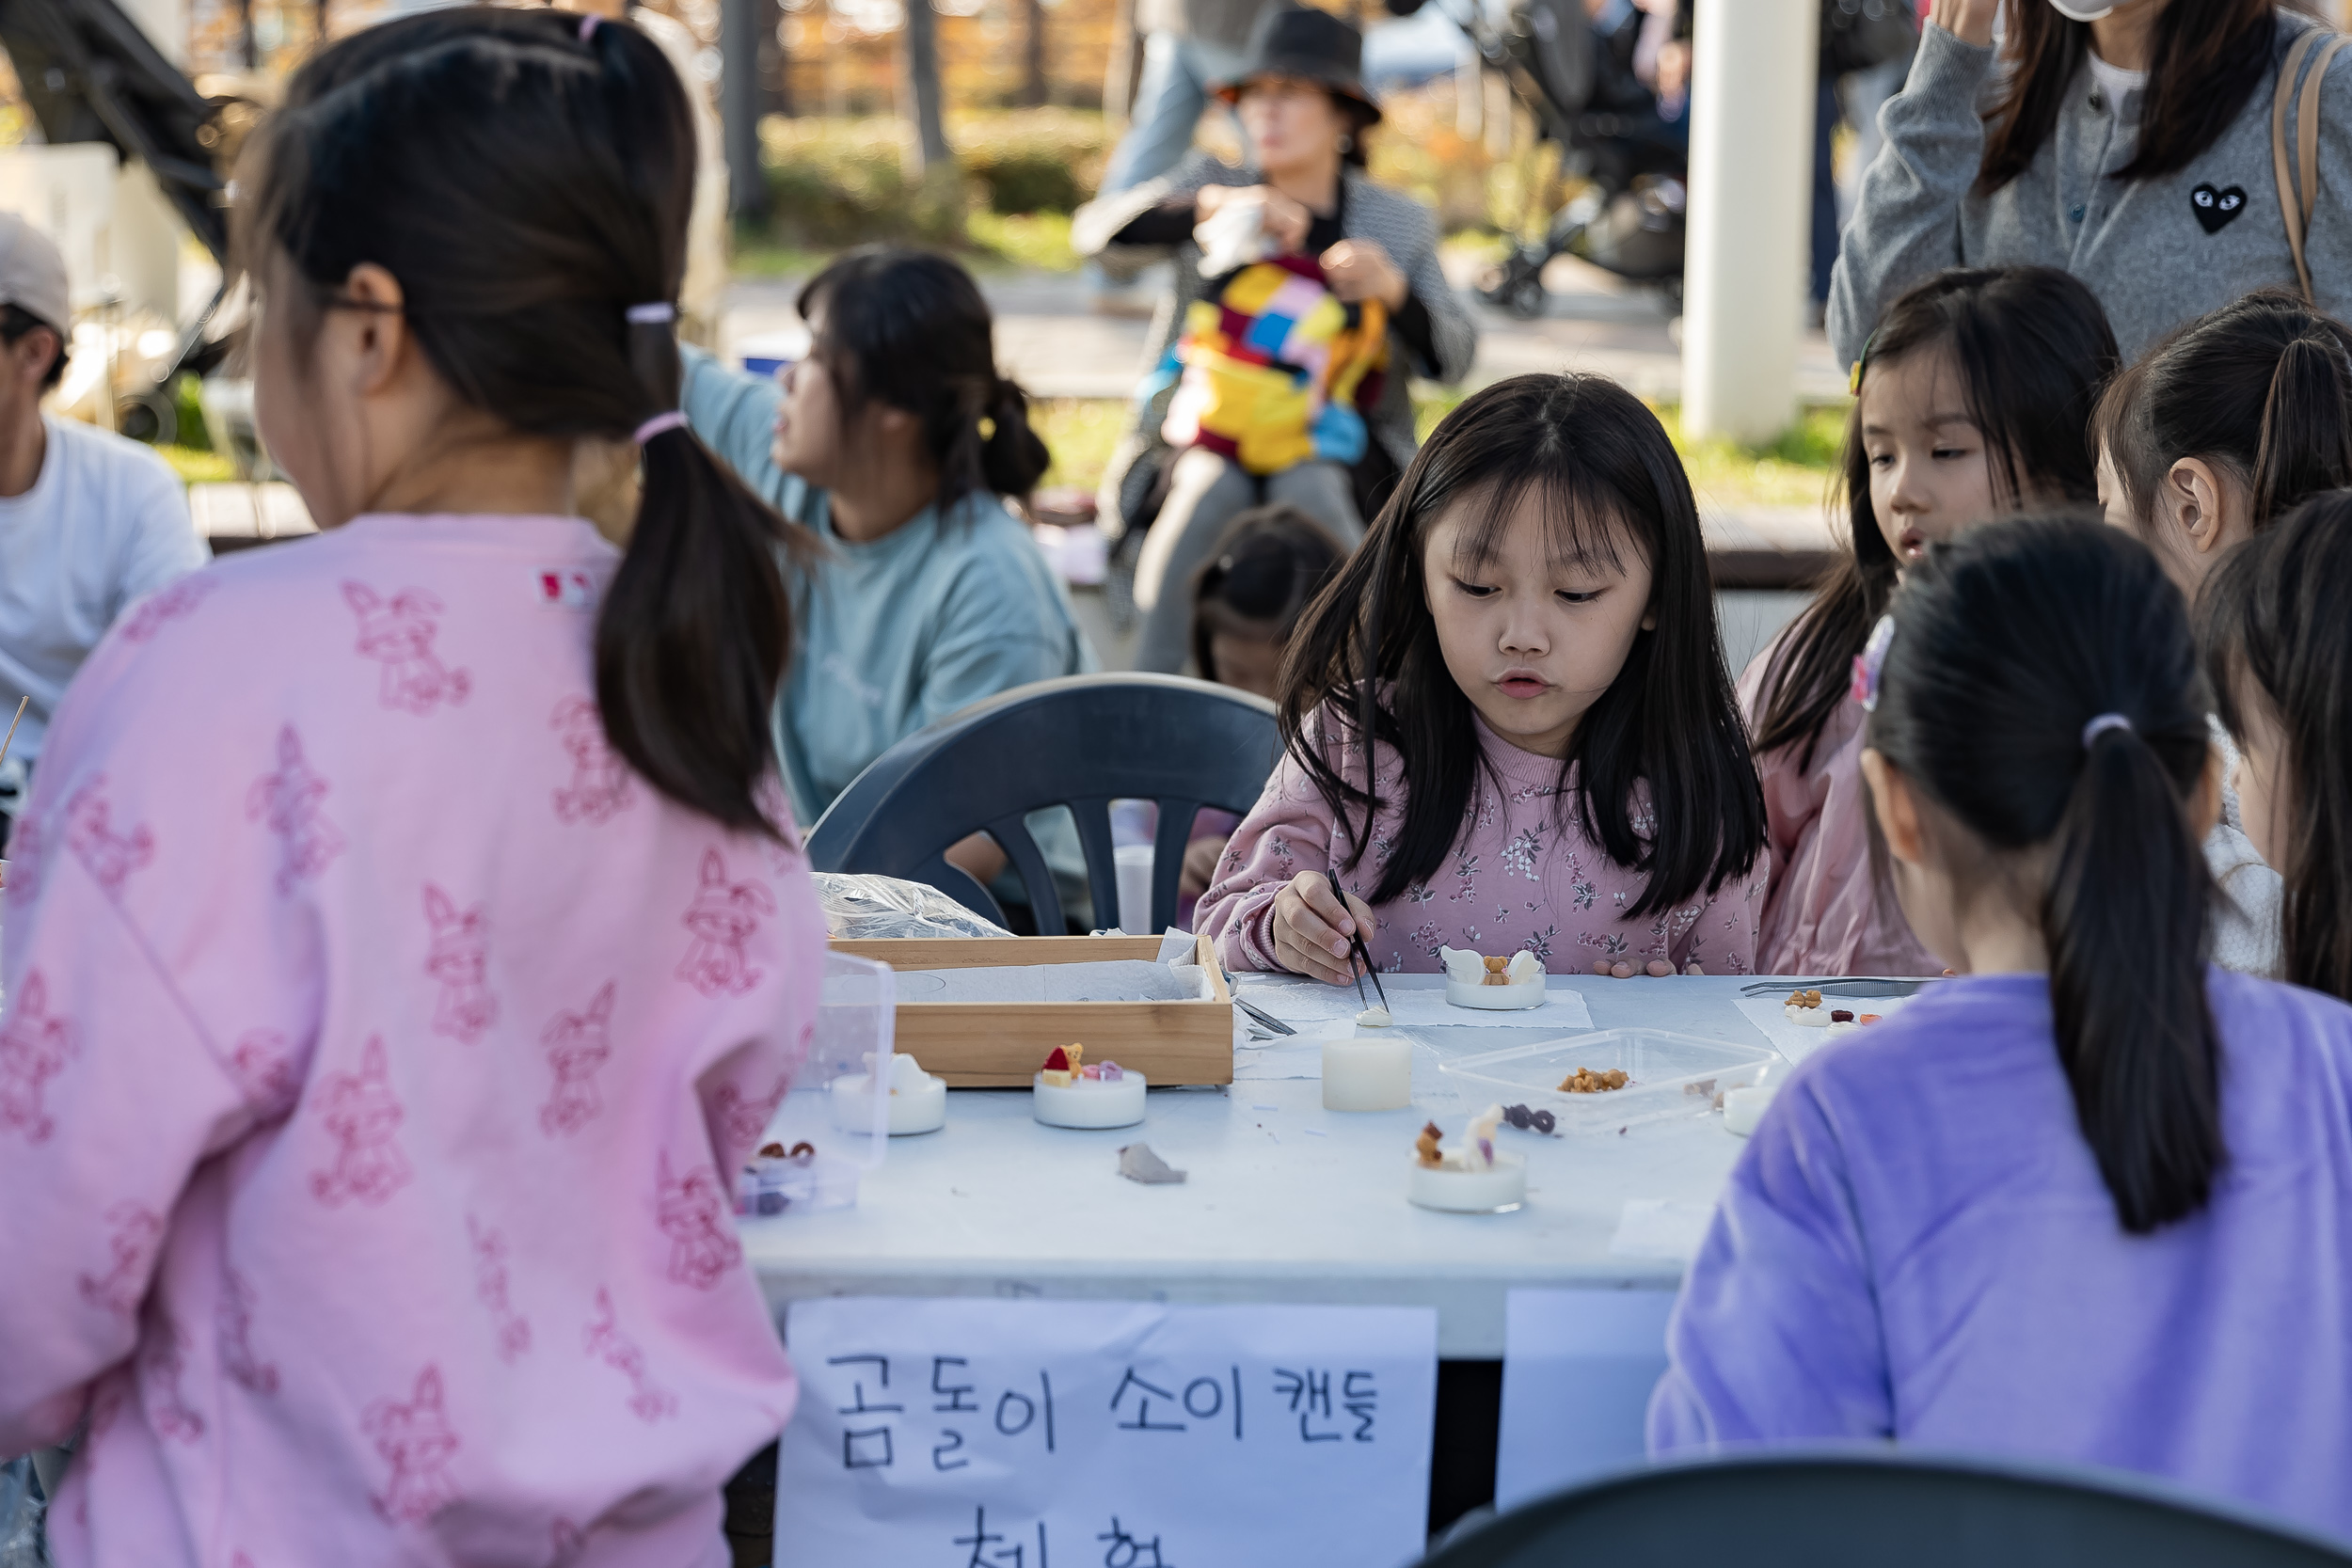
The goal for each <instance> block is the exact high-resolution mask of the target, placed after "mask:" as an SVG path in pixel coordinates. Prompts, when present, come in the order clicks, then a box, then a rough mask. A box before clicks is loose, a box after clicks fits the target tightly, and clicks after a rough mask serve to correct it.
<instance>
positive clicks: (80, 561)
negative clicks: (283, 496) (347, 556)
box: [0, 213, 210, 850]
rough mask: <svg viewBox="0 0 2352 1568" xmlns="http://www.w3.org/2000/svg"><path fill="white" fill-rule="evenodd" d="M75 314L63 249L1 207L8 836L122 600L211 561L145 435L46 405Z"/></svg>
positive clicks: (0, 805)
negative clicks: (78, 680) (19, 717)
mask: <svg viewBox="0 0 2352 1568" xmlns="http://www.w3.org/2000/svg"><path fill="white" fill-rule="evenodd" d="M72 319H73V313H72V306H71V304H70V303H69V301H68V298H67V293H66V280H65V258H64V257H63V256H62V255H60V254H59V253H58V251H57V247H56V245H55V244H53V243H52V242H51V241H50V239H49V237H48V236H47V235H45V234H42V233H40V231H39V230H36V229H34V228H33V226H32V225H31V224H29V223H26V222H25V221H24V218H23V217H21V216H19V215H18V214H14V213H0V731H4V730H6V728H7V727H8V717H9V715H11V714H13V713H15V712H16V707H17V703H18V700H19V699H21V698H30V699H31V702H30V705H28V706H27V707H26V708H25V709H24V722H23V724H22V725H20V726H19V727H18V729H17V732H16V741H15V744H14V745H13V746H11V747H10V748H9V751H8V760H7V761H6V762H5V763H0V850H4V849H5V846H6V843H7V833H8V821H9V819H10V818H11V817H12V816H13V815H14V814H15V812H16V811H17V810H18V809H19V807H20V806H21V805H22V803H23V800H24V786H25V784H26V781H27V778H28V776H29V773H30V770H31V768H33V767H34V765H35V764H36V763H37V762H38V761H39V759H40V745H41V739H42V736H45V735H46V734H47V733H48V729H49V719H50V715H51V714H53V713H54V712H55V711H56V706H57V699H58V698H59V697H61V696H63V695H64V694H65V689H66V684H67V683H68V682H69V681H71V680H72V678H73V673H74V672H75V671H76V670H79V669H80V668H81V667H82V661H83V660H84V659H85V658H87V657H89V652H90V650H91V649H92V648H94V647H96V646H97V645H98V640H99V639H100V638H101V637H103V636H104V635H105V632H106V628H107V627H108V626H112V625H113V624H114V620H115V617H117V616H118V615H119V614H121V613H122V610H123V608H124V607H125V606H127V605H129V604H130V603H131V602H132V601H133V600H135V599H136V598H138V597H140V596H141V595H142V594H149V593H151V592H152V591H154V590H155V589H158V588H161V587H162V586H164V584H166V583H167V582H169V581H171V580H172V579H173V578H177V577H180V576H182V575H183V574H184V573H187V572H191V571H194V570H195V569H196V568H197V567H199V566H201V565H203V564H204V562H205V561H206V560H207V559H208V557H209V554H210V552H209V551H207V550H206V548H205V546H204V541H203V540H202V539H200V538H199V537H198V536H197V532H196V528H195V525H194V524H193V523H191V522H190V521H189V520H188V500H187V493H186V491H185V490H184V489H183V487H182V485H181V483H180V478H179V476H178V475H177V474H175V473H173V472H172V471H171V466H170V465H169V464H167V463H166V462H165V461H164V460H163V459H162V458H161V457H159V456H157V455H156V454H155V453H154V452H153V451H150V450H148V449H147V448H146V447H143V446H140V445H139V444H138V443H137V442H135V441H127V440H124V439H123V438H122V437H121V436H116V435H112V434H110V433H108V432H106V431H103V430H99V429H97V428H95V427H93V426H90V425H86V424H83V423H81V422H80V421H78V420H63V419H57V418H55V417H53V416H51V415H48V414H44V413H43V412H42V411H41V406H40V400H41V397H42V395H43V394H44V393H46V392H47V391H48V390H49V389H50V388H53V387H55V386H56V384H57V381H58V378H59V377H60V376H62V375H63V374H64V373H65V361H66V348H67V342H68V341H69V331H70V327H71V325H72Z"/></svg>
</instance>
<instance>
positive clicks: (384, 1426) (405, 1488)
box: [359, 1366, 460, 1525]
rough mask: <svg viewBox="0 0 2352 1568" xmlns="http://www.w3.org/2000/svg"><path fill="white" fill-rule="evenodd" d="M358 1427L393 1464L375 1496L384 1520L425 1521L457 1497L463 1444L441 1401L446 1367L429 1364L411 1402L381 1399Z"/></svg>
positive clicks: (363, 1414) (401, 1522) (397, 1522)
mask: <svg viewBox="0 0 2352 1568" xmlns="http://www.w3.org/2000/svg"><path fill="white" fill-rule="evenodd" d="M359 1430H360V1431H362V1432H364V1433H367V1434H368V1437H369V1439H370V1440H371V1441H373V1443H374V1444H375V1451H376V1454H377V1455H378V1457H380V1458H381V1459H382V1460H383V1461H384V1463H385V1464H386V1465H389V1466H390V1467H391V1479H390V1480H389V1481H386V1482H385V1484H384V1490H383V1491H381V1492H378V1493H376V1494H375V1495H374V1497H373V1502H374V1503H375V1512H376V1513H379V1514H381V1515H382V1516H383V1518H384V1521H385V1523H387V1524H392V1525H421V1524H423V1523H425V1522H426V1521H427V1520H429V1519H431V1518H432V1517H433V1516H434V1515H435V1514H436V1513H440V1512H441V1510H443V1509H445V1508H447V1507H448V1506H449V1505H450V1504H452V1503H453V1502H455V1501H456V1500H457V1484H456V1482H454V1481H451V1480H450V1476H449V1462H450V1460H451V1458H452V1457H453V1455H455V1453H456V1452H457V1449H458V1448H459V1446H460V1445H459V1442H458V1438H457V1433H455V1432H453V1431H452V1430H451V1428H450V1424H449V1414H448V1412H447V1411H446V1410H445V1409H444V1408H443V1405H442V1393H441V1369H440V1368H438V1367H437V1366H427V1367H426V1368H425V1369H424V1370H422V1371H421V1372H419V1373H418V1374H417V1386H416V1387H415V1389H414V1390H413V1391H411V1392H410V1394H409V1396H408V1400H407V1402H406V1403H403V1402H400V1401H398V1400H393V1399H382V1400H377V1401H376V1402H374V1403H373V1404H371V1405H369V1406H368V1407H367V1409H366V1410H365V1411H363V1412H361V1413H360V1417H359Z"/></svg>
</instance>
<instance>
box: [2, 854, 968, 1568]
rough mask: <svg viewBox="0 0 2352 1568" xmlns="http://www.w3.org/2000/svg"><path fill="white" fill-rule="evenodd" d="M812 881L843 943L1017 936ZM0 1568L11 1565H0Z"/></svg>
mask: <svg viewBox="0 0 2352 1568" xmlns="http://www.w3.org/2000/svg"><path fill="white" fill-rule="evenodd" d="M809 879H810V880H811V881H813V882H815V883H816V884H817V899H818V903H820V904H822V905H823V906H824V908H825V934H826V935H828V936H832V937H838V938H841V939H842V940H844V941H849V942H872V941H876V940H879V939H882V938H886V937H1009V936H1010V935H1012V933H1011V932H1010V931H1008V930H1006V929H1005V928H1004V927H1001V926H995V925H992V924H991V923H990V922H988V921H986V920H983V919H982V918H981V917H980V916H978V915H977V914H974V913H973V912H972V911H970V910H967V909H965V908H964V907H963V906H962V905H961V904H959V903H957V902H956V901H955V900H954V899H952V898H950V897H948V896H947V895H946V894H944V893H942V892H940V891H939V890H938V889H937V888H935V887H931V886H930V885H928V884H926V883H923V882H910V881H906V880H904V879H900V878H898V877H872V876H863V875H860V876H851V875H850V874H848V873H845V872H837V871H817V872H812V873H810V878H809ZM0 1568H11V1565H8V1564H4V1563H0Z"/></svg>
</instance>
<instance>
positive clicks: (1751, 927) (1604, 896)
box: [1195, 721, 1765, 974]
mask: <svg viewBox="0 0 2352 1568" xmlns="http://www.w3.org/2000/svg"><path fill="white" fill-rule="evenodd" d="M1478 743H1479V746H1480V748H1481V750H1482V751H1483V752H1485V755H1486V763H1487V765H1488V768H1491V769H1492V774H1493V776H1492V777H1490V776H1488V773H1487V771H1486V770H1485V769H1482V770H1481V771H1480V772H1479V774H1478V776H1477V782H1476V784H1474V785H1473V787H1472V789H1471V795H1470V813H1469V816H1467V818H1466V819H1465V820H1464V821H1463V823H1462V832H1461V836H1459V837H1458V838H1456V839H1455V840H1454V848H1453V851H1452V853H1451V854H1449V855H1448V856H1447V859H1446V863H1445V865H1444V867H1443V868H1442V870H1440V872H1439V873H1438V875H1437V876H1434V877H1432V878H1430V879H1428V880H1427V881H1425V882H1418V883H1415V884H1414V885H1413V886H1411V887H1409V888H1407V889H1406V891H1405V893H1404V894H1403V895H1401V896H1400V897H1398V898H1396V899H1394V900H1392V901H1391V902H1390V903H1387V904H1380V905H1375V906H1374V907H1373V911H1372V912H1373V915H1374V918H1375V920H1376V921H1377V922H1378V928H1377V929H1376V930H1375V931H1373V932H1370V933H1368V934H1367V935H1366V936H1365V938H1364V945H1365V947H1366V949H1367V950H1368V951H1369V952H1370V953H1371V955H1372V960H1373V962H1374V963H1375V964H1376V965H1377V966H1379V968H1380V969H1381V970H1382V971H1384V972H1385V973H1388V974H1434V973H1435V972H1437V970H1438V968H1439V967H1440V965H1439V964H1438V948H1440V947H1458V948H1466V949H1469V950H1470V951H1473V952H1478V953H1510V952H1515V951H1517V950H1518V949H1520V948H1525V949H1526V950H1527V951H1529V952H1531V953H1533V954H1534V955H1535V956H1536V957H1537V958H1541V959H1542V960H1543V962H1544V967H1545V968H1546V969H1547V970H1549V972H1550V973H1552V974H1572V973H1573V974H1590V973H1591V972H1592V968H1593V965H1594V964H1595V963H1597V962H1601V961H1604V960H1606V961H1608V962H1611V963H1614V962H1618V961H1620V960H1622V961H1625V962H1629V963H1632V964H1634V965H1636V966H1637V967H1638V966H1640V965H1644V964H1646V963H1648V962H1649V960H1651V959H1652V958H1664V959H1665V960H1667V961H1668V962H1670V963H1672V964H1673V965H1674V966H1675V968H1676V969H1677V970H1680V969H1683V968H1686V967H1688V966H1689V965H1691V964H1693V963H1696V964H1699V965H1702V966H1704V967H1705V968H1706V969H1708V971H1710V972H1712V973H1714V974H1748V973H1750V972H1751V971H1752V970H1753V968H1754V967H1755V960H1756V916H1757V914H1758V913H1759V912H1760V911H1761V910H1762V907H1763V896H1764V874H1765V864H1764V862H1763V860H1762V859H1761V858H1760V857H1759V858H1758V860H1757V862H1756V866H1755V867H1754V868H1753V869H1752V870H1751V871H1750V872H1749V873H1748V874H1747V875H1746V876H1744V877H1735V878H1733V879H1730V880H1728V881H1726V882H1724V885H1723V886H1722V887H1721V888H1719V889H1717V890H1716V892H1715V893H1714V894H1713V895H1707V894H1701V895H1699V896H1698V897H1696V898H1693V899H1692V900H1691V901H1690V902H1688V903H1685V904H1681V905H1678V906H1677V907H1676V908H1673V909H1670V910H1667V911H1664V912H1662V913H1656V914H1648V915H1644V916H1643V917H1642V918H1640V919H1639V920H1633V919H1629V918H1628V917H1627V915H1626V911H1628V910H1629V909H1630V908H1631V907H1632V906H1633V905H1634V904H1635V903H1636V902H1637V901H1639V900H1640V898H1641V896H1642V890H1643V888H1644V886H1645V882H1646V879H1645V878H1644V877H1643V876H1642V875H1641V874H1640V873H1637V872H1633V871H1629V870H1627V869H1626V868H1625V867H1623V866H1621V865H1618V864H1617V863H1614V862H1613V861H1611V860H1610V859H1609V857H1608V856H1607V855H1606V854H1605V853H1604V852H1603V851H1602V850H1601V849H1600V848H1599V847H1597V846H1596V845H1593V844H1590V843H1588V842H1586V840H1585V838H1584V835H1583V832H1582V830H1581V827H1580V826H1579V825H1578V824H1577V822H1576V820H1575V816H1574V813H1573V812H1571V811H1568V810H1565V809H1563V808H1565V806H1567V805H1568V804H1569V802H1567V801H1565V800H1562V799H1561V798H1560V789H1559V785H1560V764H1559V762H1558V760H1557V759H1555V758H1551V757H1541V756H1536V755H1534V753H1533V752H1522V751H1520V750H1519V749H1518V747H1516V746H1514V745H1512V744H1511V743H1510V742H1508V741H1506V740H1504V739H1502V737H1501V736H1498V735H1496V734H1495V733H1494V732H1493V731H1492V730H1490V729H1488V728H1487V727H1486V724H1485V723H1484V722H1483V721H1479V722H1478ZM1343 752H1344V759H1343V768H1344V771H1345V776H1346V777H1349V778H1355V779H1360V778H1362V777H1363V768H1364V764H1363V753H1362V752H1361V750H1360V749H1359V748H1358V747H1357V746H1356V745H1355V744H1354V743H1353V742H1349V743H1347V744H1346V745H1345V746H1344V747H1343ZM1374 755H1375V762H1376V765H1377V767H1378V769H1379V771H1378V777H1377V783H1376V785H1375V794H1376V795H1378V796H1379V797H1380V799H1381V800H1384V801H1386V802H1388V804H1387V805H1386V806H1385V807H1384V808H1383V809H1382V810H1381V812H1380V813H1379V814H1378V816H1375V818H1374V820H1373V823H1372V849H1371V851H1370V852H1369V853H1367V854H1366V855H1365V856H1364V858H1363V859H1362V860H1361V861H1360V862H1359V863H1357V865H1356V867H1355V869H1354V870H1352V871H1348V872H1345V873H1343V874H1342V876H1341V878H1340V880H1341V882H1342V884H1343V886H1344V887H1345V888H1346V889H1347V891H1348V892H1350V893H1353V894H1354V895H1356V896H1358V897H1359V898H1368V897H1369V896H1370V895H1371V892H1372V890H1373V889H1374V888H1375V887H1376V886H1377V885H1378V883H1379V880H1380V871H1381V866H1382V865H1383V864H1384V863H1385V862H1384V860H1383V856H1384V855H1385V853H1386V851H1387V850H1388V848H1389V847H1390V846H1391V845H1392V844H1393V843H1394V842H1395V837H1396V834H1397V833H1398V832H1400V831H1401V830H1402V828H1403V826H1404V821H1405V786H1404V780H1403V768H1402V765H1401V764H1400V762H1399V760H1398V757H1397V754H1396V752H1395V751H1394V750H1393V749H1391V748H1390V747H1388V746H1386V745H1378V746H1375V749H1374ZM1498 778H1499V779H1500V780H1501V781H1502V784H1501V787H1500V788H1498V787H1497V786H1496V779H1498ZM1634 821H1635V825H1636V826H1637V828H1641V829H1642V830H1643V831H1645V832H1646V831H1647V830H1648V813H1647V810H1646V807H1645V805H1644V804H1643V803H1642V802H1639V801H1637V802H1636V812H1635V817H1634ZM1350 842H1351V840H1350V838H1349V836H1348V835H1347V833H1346V832H1344V831H1343V830H1340V829H1338V828H1337V826H1336V823H1335V819H1334V818H1333V816H1332V814H1331V808H1330V806H1329V805H1328V804H1327V803H1326V802H1325V800H1324V799H1323V797H1322V795H1321V794H1320V793H1319V792H1318V791H1317V790H1316V789H1315V786H1314V784H1313V782H1312V781H1311V780H1310V779H1309V778H1308V776H1307V771H1306V769H1305V768H1301V767H1299V765H1298V762H1297V759H1295V757H1292V756H1289V755H1287V754H1285V755H1284V756H1283V758H1282V760H1281V763H1280V764H1279V766H1278V767H1277V768H1275V770H1274V776H1273V778H1271V779H1269V780H1267V781H1266V786H1265V793H1264V794H1263V795H1262V796H1260V797H1259V798H1258V803H1257V805H1256V806H1255V807H1253V808H1252V809H1251V811H1250V813H1249V815H1248V816H1246V817H1244V818H1243V819H1242V824H1241V826H1240V827H1238V828H1236V829H1235V830H1233V836H1232V841H1231V842H1230V843H1229V844H1228V845H1227V846H1226V848H1225V858H1224V860H1223V861H1222V862H1221V863H1219V866H1218V870H1219V876H1218V879H1217V880H1216V883H1214V884H1213V885H1212V886H1211V887H1210V889H1209V891H1208V892H1207V893H1205V894H1203V895H1201V898H1200V911H1199V914H1198V916H1197V917H1196V920H1195V929H1197V930H1201V931H1206V932H1208V933H1210V934H1211V935H1212V936H1214V937H1215V938H1216V942H1217V951H1218V953H1219V955H1220V956H1221V957H1222V958H1224V960H1225V963H1226V966H1227V967H1228V968H1232V969H1258V970H1274V969H1279V968H1281V967H1282V966H1281V964H1280V963H1279V961H1277V959H1276V958H1275V956H1274V899H1275V895H1277V894H1279V893H1280V892H1281V891H1282V888H1283V886H1284V884H1286V883H1287V882H1289V881H1290V879H1292V878H1293V877H1295V876H1297V875H1298V873H1300V872H1302V871H1321V872H1326V873H1328V872H1330V871H1331V869H1332V867H1333V865H1334V863H1335V862H1336V861H1338V860H1340V859H1343V858H1344V857H1345V855H1346V853H1347V849H1348V846H1349V844H1350Z"/></svg>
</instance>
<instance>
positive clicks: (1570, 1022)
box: [1237, 980, 1593, 1035]
mask: <svg viewBox="0 0 2352 1568" xmlns="http://www.w3.org/2000/svg"><path fill="white" fill-rule="evenodd" d="M1237 994H1238V995H1239V996H1240V997H1241V998H1242V1000H1244V1001H1245V1002H1248V1004H1249V1005H1250V1006H1254V1007H1260V1008H1263V1009H1264V1010H1265V1011H1266V1012H1269V1013H1272V1014H1273V1015H1274V1016H1275V1017H1276V1018H1279V1019H1280V1020H1281V1021H1282V1022H1285V1023H1291V1024H1297V1025H1299V1026H1301V1027H1305V1026H1308V1025H1311V1024H1320V1023H1351V1024H1352V1023H1354V1022H1356V1015H1357V1014H1358V1013H1359V1012H1361V1011H1362V1010H1363V1006H1364V1005H1363V1004H1362V1003H1361V1002H1359V1001H1358V1000H1357V999H1356V990H1355V988H1354V987H1352V986H1325V985H1318V984H1317V983H1315V982H1314V981H1311V980H1296V981H1287V982H1286V981H1268V980H1258V981H1252V982H1249V983H1248V984H1245V985H1244V986H1243V987H1242V989H1241V990H1240V991H1239V992H1238V993H1237ZM1388 994H1389V1016H1390V1017H1391V1018H1392V1019H1394V1020H1395V1021H1396V1023H1397V1027H1399V1028H1401V1029H1544V1030H1549V1032H1551V1033H1552V1034H1555V1035H1562V1034H1572V1033H1574V1032H1575V1031H1577V1030H1579V1029H1590V1028H1591V1027H1592V1026H1593V1015H1592V1013H1591V1012H1590V1011H1589V1010H1588V1009H1587V1008H1586V1007H1585V1006H1584V996H1583V993H1582V992H1581V991H1577V990H1570V989H1569V988H1568V987H1566V986H1561V985H1554V986H1551V987H1549V988H1548V989H1547V990H1545V992H1544V1005H1543V1006H1540V1007H1519V1008H1515V1009H1514V1010H1512V1011H1510V1012H1489V1011H1487V1010H1486V1009H1484V1008H1480V1007H1457V1006H1454V1004H1452V1003H1451V1002H1448V1001H1447V1000H1446V999H1445V991H1444V990H1442V989H1441V988H1437V989H1423V988H1418V987H1406V986H1391V987H1389V988H1388ZM1375 1005H1376V1003H1375Z"/></svg>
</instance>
